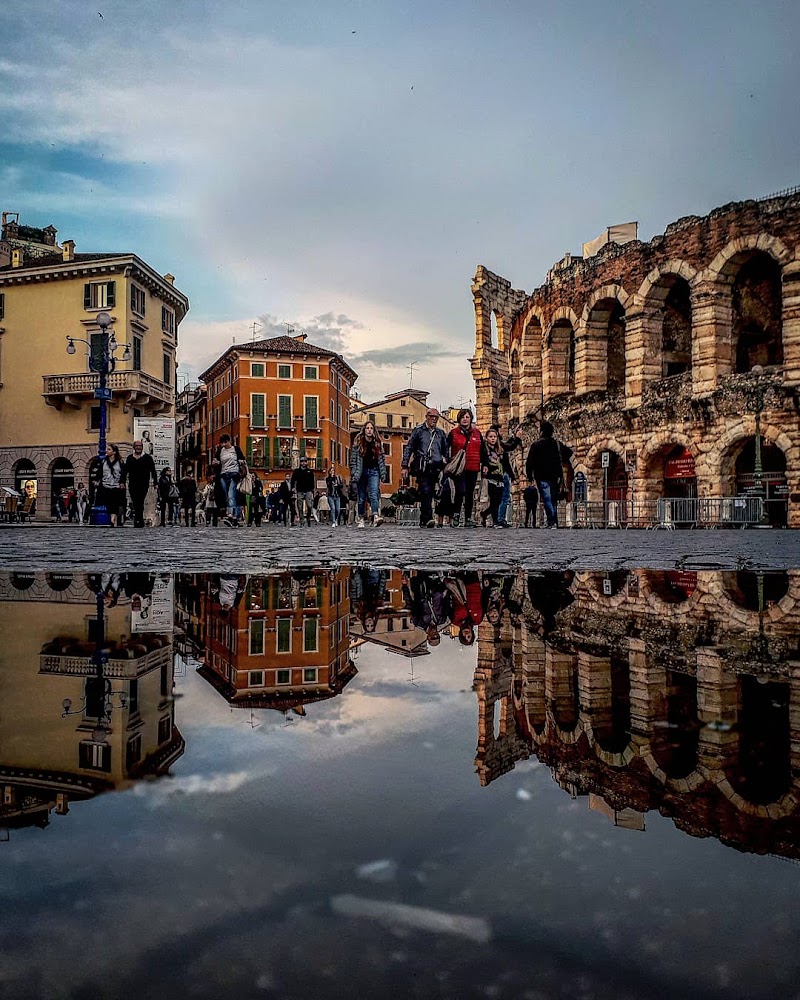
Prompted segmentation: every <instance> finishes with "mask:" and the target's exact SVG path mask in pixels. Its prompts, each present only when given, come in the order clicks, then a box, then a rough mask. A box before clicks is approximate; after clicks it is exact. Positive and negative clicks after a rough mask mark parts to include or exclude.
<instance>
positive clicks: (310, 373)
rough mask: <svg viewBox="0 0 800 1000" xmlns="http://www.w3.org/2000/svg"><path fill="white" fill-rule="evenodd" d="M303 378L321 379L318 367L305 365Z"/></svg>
mask: <svg viewBox="0 0 800 1000" xmlns="http://www.w3.org/2000/svg"><path fill="white" fill-rule="evenodd" d="M303 378H307V379H312V380H313V379H317V378H319V369H318V368H317V366H316V365H305V366H304V367H303Z"/></svg>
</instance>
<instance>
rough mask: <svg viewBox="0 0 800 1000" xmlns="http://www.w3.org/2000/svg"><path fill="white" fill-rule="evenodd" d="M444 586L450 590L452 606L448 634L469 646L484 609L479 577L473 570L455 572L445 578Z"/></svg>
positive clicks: (473, 639) (463, 644) (472, 641)
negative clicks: (450, 624) (453, 574)
mask: <svg viewBox="0 0 800 1000" xmlns="http://www.w3.org/2000/svg"><path fill="white" fill-rule="evenodd" d="M445 587H446V588H447V589H448V591H449V592H450V596H451V598H452V607H453V611H452V622H453V624H452V626H451V628H450V635H451V636H452V637H453V638H458V641H459V642H460V643H461V645H462V646H471V645H472V644H473V643H474V642H475V629H476V628H477V627H478V625H480V623H481V622H482V621H483V616H484V611H485V604H484V590H483V587H482V586H481V580H480V577H479V576H478V574H477V573H475V572H465V573H456V575H455V576H453V577H448V578H447V579H446V580H445Z"/></svg>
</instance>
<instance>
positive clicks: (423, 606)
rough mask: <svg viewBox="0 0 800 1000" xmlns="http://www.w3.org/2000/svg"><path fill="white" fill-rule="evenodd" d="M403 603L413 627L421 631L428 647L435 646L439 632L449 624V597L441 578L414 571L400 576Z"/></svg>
mask: <svg viewBox="0 0 800 1000" xmlns="http://www.w3.org/2000/svg"><path fill="white" fill-rule="evenodd" d="M402 585H403V600H404V602H405V605H406V607H407V608H408V610H409V613H410V615H411V621H412V622H413V623H414V625H415V626H416V627H417V628H420V629H424V630H425V633H426V636H427V640H428V645H429V646H438V645H439V642H440V635H439V632H440V629H442V628H444V627H445V626H446V625H448V624H449V622H450V605H451V599H450V594H449V592H448V590H447V588H446V587H445V582H444V578H443V577H441V576H439V575H438V574H436V573H426V572H424V571H422V570H415V571H414V572H412V573H410V574H408V573H404V574H403V580H402Z"/></svg>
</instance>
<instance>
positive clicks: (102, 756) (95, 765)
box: [78, 742, 111, 771]
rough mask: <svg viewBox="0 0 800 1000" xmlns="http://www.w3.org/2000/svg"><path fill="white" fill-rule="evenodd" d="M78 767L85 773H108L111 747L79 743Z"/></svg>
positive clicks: (102, 744)
mask: <svg viewBox="0 0 800 1000" xmlns="http://www.w3.org/2000/svg"><path fill="white" fill-rule="evenodd" d="M78 767H80V768H82V769H83V770H85V771H110V770H111V747H110V746H109V744H108V743H94V742H92V743H79V744H78Z"/></svg>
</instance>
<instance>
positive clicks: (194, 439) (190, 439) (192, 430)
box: [175, 385, 208, 483]
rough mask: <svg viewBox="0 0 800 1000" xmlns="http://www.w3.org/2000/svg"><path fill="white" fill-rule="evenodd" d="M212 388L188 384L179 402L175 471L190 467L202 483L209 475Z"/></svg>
mask: <svg viewBox="0 0 800 1000" xmlns="http://www.w3.org/2000/svg"><path fill="white" fill-rule="evenodd" d="M207 455H208V390H207V387H206V386H204V385H187V386H185V387H184V388H183V389H182V390H181V391H180V392H179V393H178V396H177V399H176V401H175V466H176V468H175V473H176V477H180V476H181V475H182V474H183V470H184V469H185V468H187V467H188V468H190V469H191V470H192V472H193V473H194V476H195V479H197V481H198V483H199V482H201V481H202V480H203V479H204V478H205V476H206V475H207V474H208V463H207Z"/></svg>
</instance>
